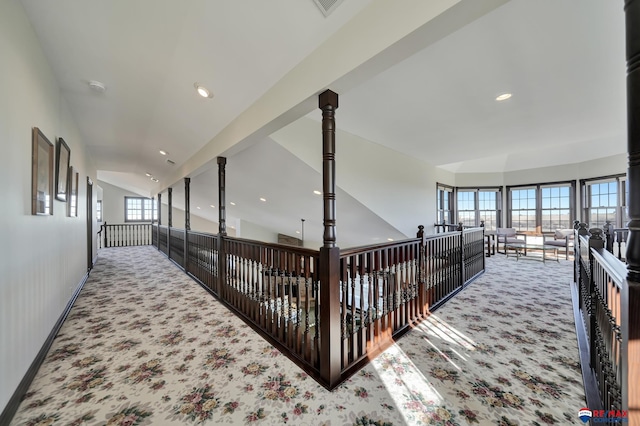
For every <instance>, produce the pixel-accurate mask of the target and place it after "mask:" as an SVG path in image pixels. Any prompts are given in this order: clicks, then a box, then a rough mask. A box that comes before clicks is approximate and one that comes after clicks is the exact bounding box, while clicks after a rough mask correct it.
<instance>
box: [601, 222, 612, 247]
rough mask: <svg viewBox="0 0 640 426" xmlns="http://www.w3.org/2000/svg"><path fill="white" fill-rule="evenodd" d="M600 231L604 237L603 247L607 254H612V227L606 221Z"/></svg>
mask: <svg viewBox="0 0 640 426" xmlns="http://www.w3.org/2000/svg"><path fill="white" fill-rule="evenodd" d="M602 229H603V230H604V236H605V242H604V247H605V248H606V249H607V251H608V252H609V253H613V225H612V224H611V221H610V220H607V221H606V223H605V224H604V226H603V227H602Z"/></svg>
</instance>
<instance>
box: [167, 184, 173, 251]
mask: <svg viewBox="0 0 640 426" xmlns="http://www.w3.org/2000/svg"><path fill="white" fill-rule="evenodd" d="M172 195H173V188H167V202H168V203H169V204H168V206H167V217H168V219H167V257H168V258H169V259H171V227H172V226H173V204H172V201H171V199H172Z"/></svg>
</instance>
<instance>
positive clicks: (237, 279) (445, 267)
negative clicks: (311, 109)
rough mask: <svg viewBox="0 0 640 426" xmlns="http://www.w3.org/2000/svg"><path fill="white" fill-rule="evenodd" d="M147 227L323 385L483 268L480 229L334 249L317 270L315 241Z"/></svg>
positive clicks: (346, 371)
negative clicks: (291, 242)
mask: <svg viewBox="0 0 640 426" xmlns="http://www.w3.org/2000/svg"><path fill="white" fill-rule="evenodd" d="M421 232H422V231H421ZM152 234H154V239H153V241H154V243H155V245H156V247H158V249H159V250H160V251H162V252H163V253H165V254H167V256H168V257H169V258H170V259H172V260H173V261H174V262H175V263H176V264H177V265H178V266H180V267H181V268H182V269H184V270H185V272H186V273H188V274H189V275H191V276H192V277H193V278H195V279H196V280H198V281H199V282H200V283H202V285H203V286H204V287H206V288H207V289H208V290H209V291H210V292H211V293H212V294H214V295H215V296H216V297H217V298H218V299H219V300H221V301H222V302H223V303H225V304H226V305H227V306H229V307H230V308H231V309H232V310H234V311H235V312H236V313H237V314H238V315H240V316H241V317H242V318H243V319H244V320H245V321H246V322H247V323H248V324H249V325H251V326H252V327H253V328H254V329H255V330H256V331H258V332H259V333H260V334H261V335H262V336H263V337H265V338H266V339H267V340H269V341H270V342H271V343H273V344H274V345H275V346H277V347H278V348H279V349H280V350H281V351H283V353H285V354H287V355H288V356H289V358H291V359H292V360H294V362H296V363H297V364H298V365H299V366H300V367H301V368H303V369H304V370H305V371H307V372H308V373H309V374H310V375H311V376H312V377H314V378H315V379H316V380H317V381H318V382H319V383H321V384H322V385H324V386H325V387H327V388H329V389H332V388H334V387H335V386H337V385H338V384H339V383H341V382H342V381H344V380H345V379H347V378H348V377H349V376H350V375H352V374H353V373H354V372H356V371H357V370H358V369H359V368H360V367H361V366H363V365H365V364H366V363H367V362H368V360H370V359H371V358H372V357H374V356H375V355H376V354H377V353H379V352H380V351H382V350H383V349H384V348H386V347H387V346H389V345H390V344H392V343H393V339H394V338H395V337H398V336H400V335H401V334H402V333H404V332H405V331H407V330H408V329H409V328H410V326H411V325H413V324H415V323H416V322H418V321H420V320H421V319H423V318H425V317H426V316H427V315H428V314H429V312H430V311H431V310H433V309H435V307H437V306H439V305H440V304H442V303H443V302H444V301H445V300H447V299H448V298H450V297H451V296H452V295H453V294H455V293H456V292H457V291H459V290H460V289H462V288H463V287H464V286H465V285H467V284H468V283H469V282H470V281H471V280H473V279H474V278H475V277H477V276H478V275H479V274H481V273H482V272H484V259H485V257H484V232H483V229H482V228H470V229H465V230H463V231H454V232H448V233H443V234H438V235H434V236H429V237H426V236H424V235H423V234H422V233H419V235H420V237H419V238H414V239H409V240H405V241H399V242H393V243H386V244H381V245H375V246H366V247H358V248H353V249H346V250H340V253H339V256H337V258H336V259H335V263H332V262H331V261H327V260H325V261H324V264H325V265H329V267H328V268H329V269H332V268H335V270H333V269H332V270H331V271H324V273H323V274H321V273H320V272H321V271H320V265H321V258H322V256H323V252H322V250H310V249H305V248H300V247H293V246H286V245H279V244H270V243H264V242H259V241H252V240H245V239H240V238H233V237H228V236H220V235H211V234H205V233H199V232H192V231H187V232H186V233H185V232H184V230H180V229H175V228H167V227H164V226H157V225H154V226H153V231H152ZM185 234H186V237H185ZM184 253H187V256H186V257H185V256H184ZM332 265H333V266H332ZM323 277H325V278H323ZM327 277H328V278H327ZM323 286H326V287H327V289H326V290H325V291H321V289H322V288H323ZM331 342H336V345H335V346H332V345H331ZM338 342H339V343H338ZM323 344H324V345H326V346H327V347H326V348H324V352H323V346H322V345H323ZM329 348H330V349H329ZM323 354H324V355H323ZM327 354H330V355H329V356H327ZM327 371H333V372H334V373H331V374H330V375H327V373H326V372H327Z"/></svg>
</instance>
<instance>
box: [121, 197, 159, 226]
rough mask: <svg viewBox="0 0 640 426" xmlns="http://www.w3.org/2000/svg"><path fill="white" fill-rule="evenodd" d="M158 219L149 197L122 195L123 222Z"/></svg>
mask: <svg viewBox="0 0 640 426" xmlns="http://www.w3.org/2000/svg"><path fill="white" fill-rule="evenodd" d="M157 219H158V214H157V211H156V209H155V206H154V202H153V200H152V199H151V198H145V197H124V221H125V222H151V221H155V220H157Z"/></svg>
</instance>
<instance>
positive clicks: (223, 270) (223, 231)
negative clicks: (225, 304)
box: [216, 157, 227, 300]
mask: <svg viewBox="0 0 640 426" xmlns="http://www.w3.org/2000/svg"><path fill="white" fill-rule="evenodd" d="M217 162H218V279H217V280H216V286H217V288H216V293H217V294H218V297H219V298H220V299H221V300H224V294H223V293H224V286H225V283H226V279H227V253H226V250H225V246H224V237H226V236H227V207H226V200H225V197H226V170H225V166H226V165H227V158H226V157H218V158H217Z"/></svg>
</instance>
